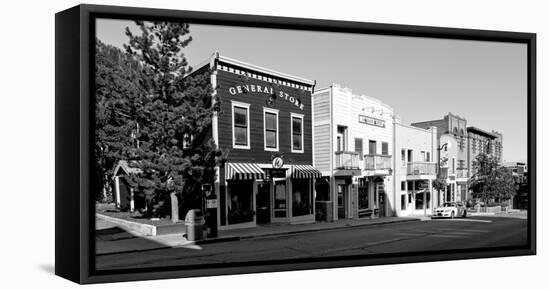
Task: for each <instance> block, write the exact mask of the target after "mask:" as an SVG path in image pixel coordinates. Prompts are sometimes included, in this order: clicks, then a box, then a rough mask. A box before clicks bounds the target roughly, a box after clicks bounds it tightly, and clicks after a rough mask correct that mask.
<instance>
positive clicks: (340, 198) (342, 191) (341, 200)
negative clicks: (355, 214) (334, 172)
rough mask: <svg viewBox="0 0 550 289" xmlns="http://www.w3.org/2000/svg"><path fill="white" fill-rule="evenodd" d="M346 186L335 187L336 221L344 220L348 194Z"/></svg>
mask: <svg viewBox="0 0 550 289" xmlns="http://www.w3.org/2000/svg"><path fill="white" fill-rule="evenodd" d="M346 191H347V190H346V185H345V184H338V185H337V186H336V193H337V195H336V196H337V202H338V219H345V218H346V203H347V198H348V196H347V195H348V194H347V192H346Z"/></svg>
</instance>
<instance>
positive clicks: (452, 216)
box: [451, 211, 455, 219]
mask: <svg viewBox="0 0 550 289" xmlns="http://www.w3.org/2000/svg"><path fill="white" fill-rule="evenodd" d="M454 218H455V211H452V212H451V219H454Z"/></svg>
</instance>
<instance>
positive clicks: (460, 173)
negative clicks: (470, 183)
mask: <svg viewBox="0 0 550 289" xmlns="http://www.w3.org/2000/svg"><path fill="white" fill-rule="evenodd" d="M456 177H457V178H459V179H464V178H468V169H460V168H459V169H456Z"/></svg>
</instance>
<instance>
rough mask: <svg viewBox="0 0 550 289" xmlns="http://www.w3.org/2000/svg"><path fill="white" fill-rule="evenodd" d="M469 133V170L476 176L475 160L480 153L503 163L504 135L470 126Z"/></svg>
mask: <svg viewBox="0 0 550 289" xmlns="http://www.w3.org/2000/svg"><path fill="white" fill-rule="evenodd" d="M467 131H468V162H467V164H468V170H469V171H470V173H471V174H474V173H475V172H474V169H473V164H474V160H475V159H476V157H477V156H478V155H479V154H480V153H485V154H488V155H491V156H493V157H495V158H497V160H498V161H499V162H502V134H501V133H499V132H497V131H492V132H488V131H485V130H482V129H480V128H477V127H474V126H469V127H468V128H467Z"/></svg>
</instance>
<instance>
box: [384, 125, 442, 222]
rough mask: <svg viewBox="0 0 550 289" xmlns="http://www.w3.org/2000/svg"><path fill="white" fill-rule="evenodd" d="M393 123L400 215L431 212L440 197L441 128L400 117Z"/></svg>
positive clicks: (396, 187)
mask: <svg viewBox="0 0 550 289" xmlns="http://www.w3.org/2000/svg"><path fill="white" fill-rule="evenodd" d="M393 125H394V135H395V137H394V153H393V155H394V156H396V157H395V158H394V160H393V161H394V165H393V167H394V168H395V170H394V180H395V181H394V192H395V197H394V200H395V208H396V215H397V216H407V215H424V216H428V215H431V213H432V211H433V209H434V208H435V207H436V206H437V205H438V204H439V199H440V198H439V196H438V193H437V191H434V190H433V188H432V182H433V180H435V179H436V177H437V175H436V165H437V162H436V158H437V145H438V136H437V128H436V127H430V128H428V129H423V128H419V127H414V126H409V125H405V124H402V123H401V121H400V119H399V118H398V117H396V118H395V120H394V124H393Z"/></svg>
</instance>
